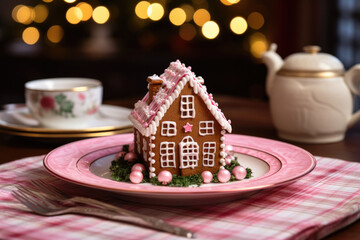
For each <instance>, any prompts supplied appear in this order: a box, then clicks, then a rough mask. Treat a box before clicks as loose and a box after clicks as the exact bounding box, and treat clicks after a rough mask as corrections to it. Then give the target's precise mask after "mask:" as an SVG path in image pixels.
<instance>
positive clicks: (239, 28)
mask: <svg viewBox="0 0 360 240" xmlns="http://www.w3.org/2000/svg"><path fill="white" fill-rule="evenodd" d="M247 27H248V24H247V22H246V20H245V19H244V18H243V17H234V18H233V19H232V20H231V22H230V29H231V31H233V32H234V33H235V34H243V33H244V32H245V31H246V29H247Z"/></svg>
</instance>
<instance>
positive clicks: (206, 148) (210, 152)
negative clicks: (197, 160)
mask: <svg viewBox="0 0 360 240" xmlns="http://www.w3.org/2000/svg"><path fill="white" fill-rule="evenodd" d="M215 153H216V142H204V143H203V149H202V154H203V166H204V167H213V166H214V165H215Z"/></svg>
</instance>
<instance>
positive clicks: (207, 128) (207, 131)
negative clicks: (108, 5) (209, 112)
mask: <svg viewBox="0 0 360 240" xmlns="http://www.w3.org/2000/svg"><path fill="white" fill-rule="evenodd" d="M214 134H215V132H214V121H200V122H199V135H200V136H206V135H214Z"/></svg>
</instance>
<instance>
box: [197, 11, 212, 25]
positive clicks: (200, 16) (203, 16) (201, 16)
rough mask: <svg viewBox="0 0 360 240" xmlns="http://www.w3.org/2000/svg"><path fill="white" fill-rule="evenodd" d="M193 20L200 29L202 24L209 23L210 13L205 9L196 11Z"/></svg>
mask: <svg viewBox="0 0 360 240" xmlns="http://www.w3.org/2000/svg"><path fill="white" fill-rule="evenodd" d="M193 19H194V22H195V24H196V25H198V26H199V27H202V25H204V23H206V22H208V21H210V13H209V12H208V11H207V10H206V9H202V8H201V9H198V10H196V12H195V13H194V17H193Z"/></svg>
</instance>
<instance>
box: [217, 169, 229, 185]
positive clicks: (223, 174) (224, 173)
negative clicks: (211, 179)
mask: <svg viewBox="0 0 360 240" xmlns="http://www.w3.org/2000/svg"><path fill="white" fill-rule="evenodd" d="M230 177H231V173H230V172H229V171H228V170H226V169H220V171H219V172H218V175H217V178H218V180H219V182H221V183H226V182H228V181H229V180H230Z"/></svg>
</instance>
